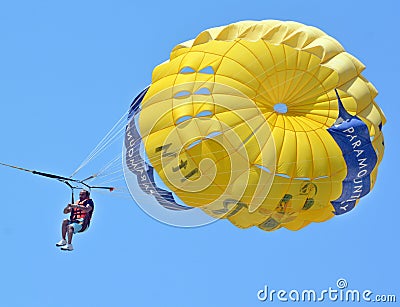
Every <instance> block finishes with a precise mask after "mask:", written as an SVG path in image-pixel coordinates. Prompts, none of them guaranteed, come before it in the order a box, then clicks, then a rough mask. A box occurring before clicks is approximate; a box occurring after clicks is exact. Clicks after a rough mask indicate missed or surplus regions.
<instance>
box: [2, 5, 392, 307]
mask: <svg viewBox="0 0 400 307" xmlns="http://www.w3.org/2000/svg"><path fill="white" fill-rule="evenodd" d="M399 12H400V5H399V3H398V2H397V1H394V0H393V1H386V0H383V1H379V2H375V3H374V5H372V4H369V3H368V2H365V1H340V0H338V1H335V2H323V1H287V0H286V1H261V0H260V1H208V0H204V1H201V2H192V3H191V2H189V1H171V2H167V1H162V2H161V1H160V2H150V1H143V2H140V3H136V2H134V1H122V0H116V1H101V0H97V1H92V0H88V1H75V0H71V1H18V0H16V1H9V2H6V1H2V2H1V3H0V38H1V43H0V44H1V45H0V46H1V48H0V63H1V65H0V89H1V90H0V104H1V111H0V137H1V144H2V145H1V152H0V161H1V162H5V163H10V164H15V165H20V166H22V167H26V168H32V169H36V170H41V171H47V172H54V173H56V174H60V175H67V176H68V175H70V174H71V173H72V172H73V171H74V170H75V169H76V167H77V166H78V165H79V164H80V163H81V161H82V160H83V159H84V158H85V157H86V156H87V154H88V153H89V152H90V151H91V150H92V149H93V148H94V147H95V146H96V144H97V143H98V142H99V141H100V140H101V139H102V138H103V136H104V135H105V134H106V133H107V132H108V131H109V130H110V128H111V127H112V126H113V125H114V124H115V122H117V121H118V120H119V119H120V118H121V116H122V115H123V114H124V113H125V112H126V111H127V110H128V108H129V105H130V102H131V100H132V99H133V98H134V97H135V96H136V94H137V93H138V92H139V91H140V90H141V89H142V88H144V87H145V86H146V85H147V84H148V83H149V82H150V79H151V72H152V69H153V67H154V66H156V65H157V64H159V63H161V62H162V61H164V60H166V59H167V58H168V55H169V52H170V49H171V48H172V47H173V46H174V45H175V44H177V43H179V42H182V41H186V40H188V39H191V38H193V37H194V36H195V35H196V34H198V33H199V32H201V31H202V30H204V29H207V28H210V27H214V26H219V25H225V24H229V23H232V22H236V21H239V20H245V19H254V20H262V19H281V20H295V21H299V22H302V23H305V24H308V25H313V26H316V27H319V28H321V29H322V30H323V31H325V32H326V33H328V34H329V35H332V36H333V37H335V38H336V39H338V40H339V41H340V42H341V43H342V45H343V46H344V47H345V49H346V50H347V51H348V52H349V53H351V54H353V55H355V56H356V57H357V58H358V59H360V60H361V61H362V62H363V63H364V64H365V65H366V66H367V69H366V70H365V71H364V73H363V74H364V76H365V77H367V78H368V79H369V80H370V81H371V82H372V83H373V84H374V85H375V87H376V88H377V89H378V91H379V95H378V97H377V99H376V101H377V102H378V104H379V105H380V106H381V107H382V109H383V110H384V112H385V114H386V116H387V124H386V125H385V126H384V129H383V131H384V134H385V144H386V151H385V156H384V159H383V162H382V164H381V166H380V168H379V174H378V180H377V184H376V186H375V188H374V190H373V191H372V193H370V194H369V195H368V196H367V197H365V198H364V199H362V201H361V203H360V205H359V206H358V207H357V208H356V209H355V210H353V211H352V212H351V213H349V214H347V215H345V216H341V217H337V218H334V219H331V220H330V221H328V222H326V223H323V224H313V225H311V226H309V227H307V228H305V229H303V230H301V231H298V232H290V231H286V230H279V231H276V232H272V233H266V232H263V231H261V230H259V229H256V228H252V229H247V230H240V229H237V228H235V227H234V226H232V225H231V224H230V223H228V222H226V221H219V222H217V223H213V224H210V225H208V226H205V227H198V228H190V229H183V228H176V227H171V226H168V225H165V224H162V223H160V222H158V221H156V220H154V219H152V218H151V217H149V216H147V215H146V214H145V213H144V212H143V211H142V210H141V209H140V208H139V207H138V206H137V205H136V204H135V203H134V201H133V200H132V199H130V198H120V197H116V196H114V195H113V194H112V193H110V194H104V193H96V192H95V193H94V194H93V198H94V200H95V202H96V211H95V217H94V222H93V225H92V227H91V229H90V231H88V232H87V233H85V234H84V235H81V236H79V237H76V238H75V239H76V240H75V242H74V246H75V248H76V250H75V251H74V252H72V253H63V252H60V251H59V249H57V248H56V247H55V246H54V243H55V242H56V241H58V240H59V236H60V235H59V232H60V222H61V220H62V219H63V218H64V216H63V214H62V208H63V207H64V206H65V204H66V203H67V202H68V201H69V197H70V195H69V190H68V189H67V187H66V186H64V185H62V184H60V183H58V182H56V181H52V180H49V179H47V178H41V177H38V176H34V175H31V174H29V173H23V172H19V171H16V170H13V169H8V168H4V167H2V168H0V183H1V186H2V189H1V191H2V202H1V203H2V204H1V215H2V221H1V223H0V244H1V247H0V249H1V254H0V260H1V261H0V304H1V305H2V306H69V305H70V304H71V303H72V304H76V303H79V304H82V305H84V306H259V305H263V304H264V305H265V304H271V303H274V302H276V303H279V302H277V300H274V302H260V301H259V300H258V299H257V291H258V290H260V289H262V288H263V287H264V285H268V287H269V288H270V289H272V288H273V289H276V290H279V289H284V290H287V291H290V290H291V289H299V290H301V289H316V290H322V289H327V288H329V287H335V285H336V281H337V280H338V279H339V278H345V279H346V280H347V282H348V284H349V286H348V288H349V289H350V288H351V289H358V290H364V289H370V290H372V291H373V293H374V294H396V295H397V300H400V288H399V284H400V278H399V273H400V266H399V264H398V259H399V258H400V252H399V248H398V235H399V230H398V226H397V224H398V217H399V215H400V209H399V206H398V202H397V200H396V198H395V197H396V196H395V195H396V194H397V192H396V190H397V189H398V183H397V182H398V180H397V177H398V176H397V174H398V173H399V172H400V167H399V163H398V152H399V145H396V144H399V143H400V137H399V133H398V131H399V128H398V127H397V126H396V124H397V121H398V119H397V117H398V116H399V115H400V114H399V110H400V108H399V106H398V103H397V99H398V94H397V90H398V87H399V86H398V75H397V74H398V71H399V68H400V67H399V62H398V61H397V52H398V49H399V47H400V43H399V40H398V25H397V21H398V18H399V17H400V16H399ZM396 148H397V149H396ZM120 149H121V144H116V145H115V146H114V149H112V150H116V151H117V152H118V150H120ZM112 150H111V152H105V153H104V154H103V155H101V156H100V157H99V158H98V159H99V162H97V163H99V165H101V164H102V163H103V164H106V163H107V162H108V161H109V160H110V159H111V158H112V157H114V155H115V152H112ZM96 167H97V166H96V165H94V166H91V165H90V164H89V165H88V166H87V167H86V169H85V171H87V172H89V173H90V172H95V171H97V169H96ZM318 304H321V305H323V304H324V303H318Z"/></svg>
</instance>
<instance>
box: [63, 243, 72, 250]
mask: <svg viewBox="0 0 400 307" xmlns="http://www.w3.org/2000/svg"><path fill="white" fill-rule="evenodd" d="M61 249H62V250H63V251H73V250H74V247H73V246H72V244H67V245H64V246H63V247H61Z"/></svg>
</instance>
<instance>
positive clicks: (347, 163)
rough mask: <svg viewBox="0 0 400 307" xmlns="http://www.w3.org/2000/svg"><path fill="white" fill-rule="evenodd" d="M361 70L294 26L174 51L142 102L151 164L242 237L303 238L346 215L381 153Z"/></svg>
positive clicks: (229, 29)
mask: <svg viewBox="0 0 400 307" xmlns="http://www.w3.org/2000/svg"><path fill="white" fill-rule="evenodd" d="M364 68H365V67H364V65H363V64H362V63H361V62H360V61H358V60H357V59H356V58H355V57H354V56H352V55H350V54H348V53H347V52H345V51H344V49H343V47H342V46H341V45H340V44H339V42H337V41H336V40H335V39H334V38H332V37H330V36H328V35H327V34H325V33H324V32H322V31H321V30H319V29H317V28H315V27H310V26H305V25H303V24H300V23H297V22H291V21H278V20H266V21H242V22H237V23H234V24H230V25H227V26H223V27H217V28H212V29H208V30H205V31H204V32H202V33H200V34H199V35H198V36H197V37H196V38H195V39H193V40H190V41H187V42H184V43H181V44H179V45H177V46H175V47H174V48H173V50H172V52H171V54H170V59H169V60H168V61H166V62H164V63H162V64H160V65H159V66H157V67H156V68H155V69H154V71H153V74H152V83H151V85H150V86H149V88H148V89H147V92H144V93H142V96H141V97H140V100H139V102H140V103H139V104H138V108H140V111H138V116H137V119H136V121H137V122H136V123H135V125H136V129H137V132H138V136H137V137H139V138H140V142H141V143H142V144H143V145H142V146H143V147H144V150H145V153H146V164H147V165H149V166H151V168H152V169H153V171H154V174H155V175H156V176H158V177H159V178H161V180H162V183H163V185H165V189H167V190H168V191H169V192H170V193H172V195H175V196H176V198H179V199H180V201H182V202H183V203H184V204H185V205H186V206H188V207H197V208H200V209H201V210H202V211H203V212H205V213H206V214H208V215H210V216H212V217H215V218H227V219H229V221H231V222H232V223H233V224H234V225H236V226H238V227H240V228H248V227H252V226H258V227H259V228H261V229H263V230H266V231H272V230H276V229H278V228H281V227H285V228H287V229H290V230H298V229H301V228H303V227H305V226H307V225H308V224H310V223H311V222H323V221H326V220H328V219H330V218H332V217H333V216H334V215H340V214H343V213H346V212H349V211H350V210H352V209H353V208H354V207H355V206H356V204H357V203H358V201H359V199H360V198H361V197H363V196H364V195H366V194H367V193H368V192H369V191H370V190H372V188H373V186H374V184H375V181H376V177H377V169H378V165H379V163H380V162H381V159H382V156H383V152H384V142H383V134H382V126H383V124H384V123H385V117H384V114H383V112H382V111H381V109H380V108H379V107H378V105H377V104H376V103H375V101H374V99H375V97H376V95H377V90H376V89H375V88H374V86H373V85H372V84H371V83H370V82H368V81H367V80H366V79H365V78H364V77H363V76H362V74H361V72H362V71H363V70H364ZM137 110H138V109H137ZM128 168H129V166H128ZM131 170H132V167H131ZM132 171H133V170H132ZM150 181H151V180H150ZM153 183H154V182H153ZM156 190H157V189H156ZM158 199H161V201H160V203H161V204H162V202H163V201H162V195H161V196H159V197H158Z"/></svg>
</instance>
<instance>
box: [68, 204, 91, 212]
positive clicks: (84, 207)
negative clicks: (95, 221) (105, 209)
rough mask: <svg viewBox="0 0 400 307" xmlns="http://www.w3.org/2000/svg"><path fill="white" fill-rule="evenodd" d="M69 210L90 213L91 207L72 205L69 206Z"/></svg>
mask: <svg viewBox="0 0 400 307" xmlns="http://www.w3.org/2000/svg"><path fill="white" fill-rule="evenodd" d="M71 208H77V209H81V210H83V211H84V212H86V213H88V212H90V211H92V207H91V206H90V205H89V204H87V205H86V206H84V205H78V204H73V205H71Z"/></svg>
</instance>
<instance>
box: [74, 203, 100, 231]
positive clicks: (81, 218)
mask: <svg viewBox="0 0 400 307" xmlns="http://www.w3.org/2000/svg"><path fill="white" fill-rule="evenodd" d="M77 204H78V205H80V206H87V205H89V206H91V207H92V210H91V211H90V212H85V211H84V210H82V209H79V208H72V209H71V215H70V217H69V220H70V221H71V222H78V223H80V224H82V229H81V230H80V231H79V232H83V231H84V230H86V228H88V227H89V225H90V220H91V219H92V215H93V211H94V203H93V200H92V199H90V198H89V199H85V200H83V201H79V202H78V203H77Z"/></svg>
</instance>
